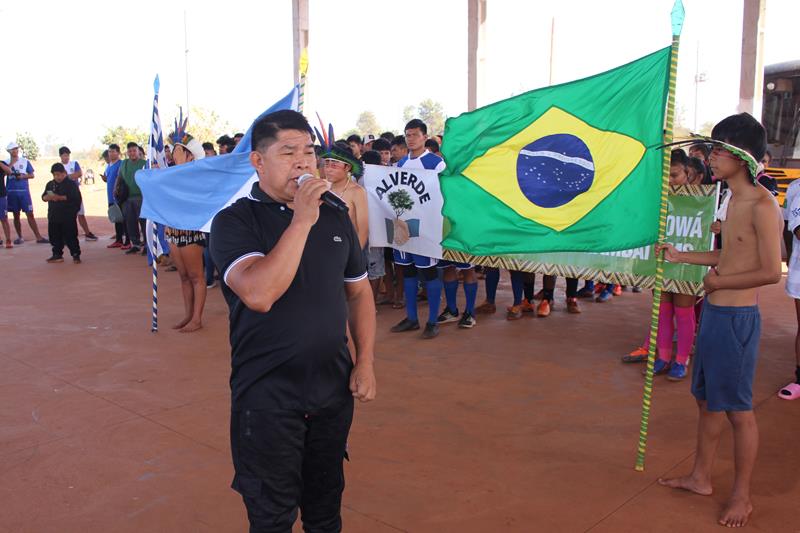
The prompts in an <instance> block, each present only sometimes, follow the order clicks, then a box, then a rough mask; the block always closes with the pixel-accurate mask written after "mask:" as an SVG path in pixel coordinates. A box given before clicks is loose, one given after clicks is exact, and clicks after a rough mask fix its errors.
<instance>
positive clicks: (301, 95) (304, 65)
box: [297, 48, 308, 113]
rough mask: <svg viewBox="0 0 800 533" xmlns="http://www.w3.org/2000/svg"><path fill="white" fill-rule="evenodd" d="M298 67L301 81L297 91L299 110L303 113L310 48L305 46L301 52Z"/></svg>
mask: <svg viewBox="0 0 800 533" xmlns="http://www.w3.org/2000/svg"><path fill="white" fill-rule="evenodd" d="M297 69H298V71H299V72H300V82H299V86H300V87H299V89H298V91H297V111H299V112H300V113H302V112H303V104H304V103H305V97H306V74H307V73H308V48H303V51H302V52H301V53H300V61H299V63H298V65H297Z"/></svg>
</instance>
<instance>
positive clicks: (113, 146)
mask: <svg viewBox="0 0 800 533" xmlns="http://www.w3.org/2000/svg"><path fill="white" fill-rule="evenodd" d="M108 149H109V150H116V151H117V152H119V145H118V144H117V143H111V144H109V145H108Z"/></svg>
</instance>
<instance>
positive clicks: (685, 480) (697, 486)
mask: <svg viewBox="0 0 800 533" xmlns="http://www.w3.org/2000/svg"><path fill="white" fill-rule="evenodd" d="M658 484H659V485H663V486H664V487H669V488H671V489H681V490H688V491H689V492H694V493H695V494H699V495H701V496H711V493H712V492H713V489H712V488H711V483H709V482H701V481H697V480H696V479H695V478H693V477H692V476H685V477H673V478H669V479H662V478H658Z"/></svg>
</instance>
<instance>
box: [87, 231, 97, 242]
mask: <svg viewBox="0 0 800 533" xmlns="http://www.w3.org/2000/svg"><path fill="white" fill-rule="evenodd" d="M86 240H87V241H96V240H97V235H95V234H94V233H92V232H91V231H90V232H89V233H87V234H86Z"/></svg>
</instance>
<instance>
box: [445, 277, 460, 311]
mask: <svg viewBox="0 0 800 533" xmlns="http://www.w3.org/2000/svg"><path fill="white" fill-rule="evenodd" d="M457 294H458V280H455V281H445V282H444V298H445V300H447V308H448V309H449V310H451V311H452V312H454V313H456V314H458V303H457V302H456V295H457Z"/></svg>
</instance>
